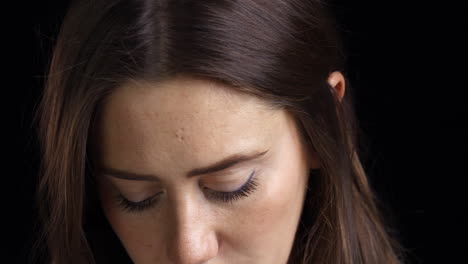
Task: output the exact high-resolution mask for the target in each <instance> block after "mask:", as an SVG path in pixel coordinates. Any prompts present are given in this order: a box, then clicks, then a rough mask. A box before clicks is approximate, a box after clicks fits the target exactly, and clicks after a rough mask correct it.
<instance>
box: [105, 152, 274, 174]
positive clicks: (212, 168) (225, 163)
mask: <svg viewBox="0 0 468 264" xmlns="http://www.w3.org/2000/svg"><path fill="white" fill-rule="evenodd" d="M268 151H269V150H266V151H262V152H258V151H257V152H254V153H249V154H245V153H236V154H233V155H230V156H228V157H226V158H224V159H222V160H220V161H217V162H215V163H214V164H212V165H209V166H206V167H203V168H196V169H192V170H190V171H189V172H188V173H187V177H193V176H198V175H202V174H208V173H214V172H219V171H222V170H225V169H228V168H230V167H233V166H234V165H238V164H240V163H243V162H247V161H251V160H255V159H258V158H260V157H262V156H264V155H265V154H266V153H268ZM98 171H99V173H100V174H102V175H107V176H111V177H115V178H118V179H123V180H131V181H160V177H158V176H157V175H155V174H138V173H134V172H129V171H124V170H120V169H115V168H106V167H101V168H99V170H98Z"/></svg>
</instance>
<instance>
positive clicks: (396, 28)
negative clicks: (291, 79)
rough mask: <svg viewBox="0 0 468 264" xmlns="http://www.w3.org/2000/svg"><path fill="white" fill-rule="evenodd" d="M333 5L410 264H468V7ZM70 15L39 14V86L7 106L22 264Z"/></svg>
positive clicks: (372, 169)
mask: <svg viewBox="0 0 468 264" xmlns="http://www.w3.org/2000/svg"><path fill="white" fill-rule="evenodd" d="M462 2H463V1H460V3H462ZM444 3H445V2H444ZM331 4H332V7H333V10H334V11H335V14H336V17H337V20H338V22H339V26H340V28H339V30H340V31H341V33H342V35H343V37H344V43H345V47H346V48H347V55H348V63H347V77H348V78H349V80H350V82H351V84H352V89H353V92H354V93H355V97H356V111H357V115H358V119H359V122H360V125H361V127H362V128H363V130H364V131H365V133H366V136H367V138H368V139H367V140H368V148H369V151H370V154H369V155H368V157H367V158H365V160H364V164H365V167H366V169H367V171H368V174H369V178H370V181H371V184H372V186H373V187H374V189H375V190H376V192H377V195H378V197H379V198H380V199H381V200H382V206H383V210H384V213H385V216H386V219H387V220H388V221H389V222H390V223H393V224H394V226H395V227H396V229H397V230H398V234H397V235H398V236H399V237H400V239H401V241H402V243H403V245H404V246H405V247H406V248H407V249H408V251H409V252H408V263H463V262H464V263H468V257H467V252H468V246H467V245H468V241H467V235H468V234H467V232H466V231H467V228H466V225H467V223H468V221H467V220H468V219H467V211H468V209H467V208H468V207H467V205H466V202H467V201H468V199H467V197H466V196H467V195H466V193H467V192H468V188H467V186H468V185H465V184H464V182H465V180H464V178H465V177H467V176H468V173H467V157H468V155H467V152H468V151H467V135H468V133H467V121H466V120H465V119H467V118H466V107H467V103H466V100H467V97H466V96H467V92H466V89H467V77H468V74H467V71H466V70H467V67H466V63H467V62H468V60H467V59H468V56H467V50H468V43H467V41H466V36H465V35H467V33H468V32H467V28H466V25H465V24H466V11H467V10H466V8H464V7H463V6H462V4H458V5H455V4H453V3H451V4H450V5H448V3H445V4H444V5H443V4H442V3H440V2H434V3H432V4H431V3H429V1H421V2H420V3H417V2H414V1H411V3H410V1H398V2H397V1H390V2H388V3H384V2H383V1H359V2H358V1H344V0H342V1H332V2H331ZM66 7H67V1H40V2H38V3H36V5H35V6H32V7H30V8H31V11H32V14H33V15H32V31H30V32H31V33H32V34H33V41H32V45H31V46H29V48H32V49H33V54H32V55H33V61H32V63H33V65H32V76H31V77H32V78H31V80H32V82H31V83H30V85H25V86H24V87H22V88H17V89H18V92H19V94H20V96H19V99H18V101H16V102H6V103H13V104H15V106H19V118H18V119H16V121H19V129H18V131H14V135H15V137H14V138H15V139H17V142H15V143H17V144H16V149H17V150H18V149H19V153H18V157H17V159H16V160H17V161H18V164H16V165H15V167H16V170H15V171H16V173H15V175H17V177H14V178H13V181H14V183H13V187H14V188H6V189H7V195H14V196H13V197H16V198H15V199H14V200H15V204H16V205H18V206H14V208H15V209H14V211H12V215H13V216H14V217H13V218H12V225H13V227H14V228H12V229H13V230H15V231H14V233H15V234H14V236H13V239H11V240H8V241H9V242H8V243H9V244H10V245H11V246H12V248H13V251H11V252H13V254H14V255H13V257H14V260H15V261H14V262H18V263H23V262H24V261H25V254H27V253H28V252H29V250H30V246H31V238H32V236H31V234H32V232H33V224H34V223H35V221H36V215H35V214H36V212H35V210H34V209H33V208H34V207H33V195H34V188H35V184H36V178H35V177H36V176H37V175H36V173H37V169H38V160H39V152H38V149H37V139H36V138H35V135H34V130H33V129H32V127H31V120H32V114H33V109H34V107H35V104H36V103H37V99H38V98H39V95H40V92H41V90H42V84H43V75H44V74H45V66H46V63H47V62H48V59H49V56H50V52H51V47H52V45H53V43H54V39H55V37H56V34H57V32H58V29H59V26H60V23H61V20H62V18H63V16H64V12H65V9H66ZM29 30H31V28H29ZM26 44H27V45H29V43H26ZM15 109H18V107H16V108H15ZM18 168H19V169H20V170H19V173H18ZM11 252H8V253H11ZM18 257H19V258H18Z"/></svg>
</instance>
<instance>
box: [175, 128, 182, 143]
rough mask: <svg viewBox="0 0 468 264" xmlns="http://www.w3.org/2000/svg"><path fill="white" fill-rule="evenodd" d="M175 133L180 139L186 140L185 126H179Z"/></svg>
mask: <svg viewBox="0 0 468 264" xmlns="http://www.w3.org/2000/svg"><path fill="white" fill-rule="evenodd" d="M175 135H176V137H177V139H178V140H179V141H184V128H183V127H182V128H179V129H177V131H176V132H175Z"/></svg>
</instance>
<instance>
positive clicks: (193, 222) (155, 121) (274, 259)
mask: <svg viewBox="0 0 468 264" xmlns="http://www.w3.org/2000/svg"><path fill="white" fill-rule="evenodd" d="M98 125H99V127H98V130H97V131H98V134H97V136H98V137H97V139H98V141H97V145H96V146H97V148H98V149H97V150H98V157H99V161H98V163H99V166H100V169H99V170H98V178H99V180H98V182H99V194H100V199H101V204H102V207H103V209H104V213H105V215H106V217H107V219H108V220H109V222H110V224H111V226H112V228H113V230H114V231H115V233H116V234H117V235H118V237H119V238H120V240H121V242H122V244H123V246H124V247H125V249H126V251H127V252H128V254H129V256H130V257H131V259H132V260H133V261H134V262H135V263H139V264H140V263H141V264H145V263H148V264H149V263H211V264H216V263H223V264H225V263H245V264H247V263H255V264H262V263H264V264H272V263H273V264H274V263H277V264H284V263H286V262H287V260H288V256H289V254H290V251H291V248H292V245H293V240H294V237H295V232H296V228H297V225H298V222H299V218H300V214H301V209H302V206H303V201H304V194H305V188H306V185H307V176H308V172H309V169H310V168H316V167H318V166H317V165H318V164H317V162H316V160H312V159H311V158H309V157H310V155H308V153H307V152H306V149H305V148H304V144H302V143H301V141H300V136H299V131H298V130H297V129H296V126H295V123H294V121H293V119H292V117H291V116H290V115H289V114H288V113H287V112H286V111H285V110H272V109H269V108H268V107H267V106H266V105H265V104H264V103H263V102H262V101H260V100H259V99H257V98H255V97H253V96H249V95H246V94H241V93H238V92H235V91H234V90H231V89H229V88H226V87H222V86H219V84H213V83H211V82H208V81H204V80H193V79H183V78H178V79H171V80H169V81H166V82H164V83H158V84H157V85H151V84H143V83H139V84H137V83H128V84H126V85H125V86H122V87H120V88H119V89H118V90H117V91H116V92H115V93H113V94H112V95H111V97H110V98H109V100H108V101H107V103H106V104H105V105H104V108H103V111H102V113H101V115H100V120H99V122H98Z"/></svg>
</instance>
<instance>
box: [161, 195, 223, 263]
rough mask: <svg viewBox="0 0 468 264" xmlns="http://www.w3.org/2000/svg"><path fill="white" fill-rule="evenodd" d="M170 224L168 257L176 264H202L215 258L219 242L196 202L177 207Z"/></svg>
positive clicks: (184, 203)
mask: <svg viewBox="0 0 468 264" xmlns="http://www.w3.org/2000/svg"><path fill="white" fill-rule="evenodd" d="M173 208H176V209H175V210H174V211H173V212H174V214H173V216H174V218H173V220H174V221H172V223H170V226H171V228H170V230H168V231H170V232H169V237H168V240H167V241H168V243H167V244H166V245H167V256H168V257H169V260H170V262H171V263H175V264H203V263H207V262H208V261H209V260H211V259H213V258H215V257H216V256H217V254H218V249H219V241H218V238H217V235H216V231H215V229H214V228H213V225H212V224H211V222H212V221H210V219H209V217H208V214H207V213H206V212H204V211H203V209H202V208H201V207H200V205H198V204H197V203H196V202H193V201H192V202H191V201H184V202H180V201H179V203H178V204H177V206H175V207H173Z"/></svg>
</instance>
